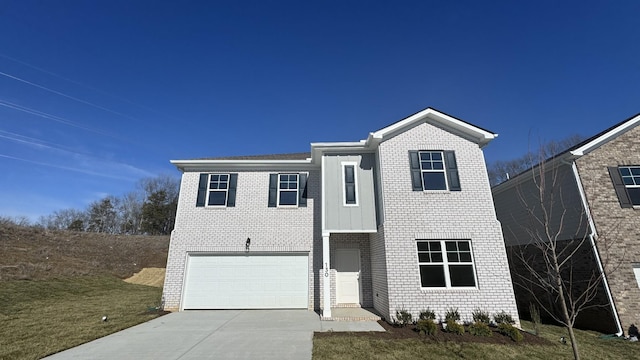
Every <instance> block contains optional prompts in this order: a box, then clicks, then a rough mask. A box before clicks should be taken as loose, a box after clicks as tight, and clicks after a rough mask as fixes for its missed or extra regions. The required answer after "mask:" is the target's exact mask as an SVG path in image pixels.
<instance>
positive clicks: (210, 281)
mask: <svg viewBox="0 0 640 360" xmlns="http://www.w3.org/2000/svg"><path fill="white" fill-rule="evenodd" d="M308 264H309V262H308V256H307V255H306V254H291V255H282V254H278V255H193V256H190V257H189V261H188V268H187V274H186V276H187V278H186V280H185V290H184V296H183V299H184V300H183V308H184V309H266V308H307V304H308V296H309V295H308V291H309V290H308V288H309V286H308V285H309V275H308V274H309V270H308V266H309V265H308Z"/></svg>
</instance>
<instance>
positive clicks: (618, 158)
mask: <svg viewBox="0 0 640 360" xmlns="http://www.w3.org/2000/svg"><path fill="white" fill-rule="evenodd" d="M576 163H577V166H578V172H579V174H580V179H581V181H582V184H583V187H584V191H585V195H586V197H587V200H588V202H589V207H590V208H591V214H592V216H593V220H594V222H595V225H596V229H597V232H598V236H599V239H598V244H597V246H598V251H599V252H600V258H601V259H602V261H603V262H604V263H605V264H604V265H605V270H606V273H607V279H608V282H609V287H610V289H611V293H612V296H613V300H614V302H615V305H616V308H617V310H618V314H619V317H620V322H621V323H622V327H623V330H624V331H625V332H626V331H627V330H628V328H629V326H631V324H635V325H636V326H637V325H638V324H639V323H640V287H638V283H637V281H636V278H635V276H634V273H633V264H640V209H634V208H624V209H623V208H622V207H621V206H620V203H619V202H618V198H617V196H616V193H615V190H614V187H613V184H612V182H611V177H610V176H609V173H608V171H607V167H609V166H614V167H617V166H619V165H635V166H639V165H640V127H635V128H633V129H631V130H629V131H628V132H626V133H624V134H622V135H621V136H619V137H617V138H615V139H613V140H611V141H609V142H607V143H606V144H604V145H602V146H601V147H600V148H598V149H596V150H594V151H593V152H591V153H589V154H587V155H585V156H583V157H581V158H580V159H578V160H577V161H576Z"/></svg>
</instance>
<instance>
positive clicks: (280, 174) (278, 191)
mask: <svg viewBox="0 0 640 360" xmlns="http://www.w3.org/2000/svg"><path fill="white" fill-rule="evenodd" d="M285 175H286V176H292V175H294V176H295V177H296V181H295V184H296V190H295V193H296V203H295V204H280V194H281V193H283V192H291V193H292V192H294V191H293V190H291V189H280V177H281V176H285ZM287 182H288V183H291V180H287ZM276 186H277V188H276V189H277V193H276V206H277V207H282V208H296V207H298V206H299V204H300V173H278V183H277V185H276Z"/></svg>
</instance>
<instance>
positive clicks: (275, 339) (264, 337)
mask: <svg viewBox="0 0 640 360" xmlns="http://www.w3.org/2000/svg"><path fill="white" fill-rule="evenodd" d="M381 330H382V327H381V326H380V325H379V324H377V323H376V322H366V321H362V322H341V321H320V317H319V316H318V314H316V313H315V312H312V311H306V310H217V311H183V312H176V313H172V314H168V315H165V316H161V317H159V318H157V319H154V320H151V321H149V322H146V323H143V324H140V325H137V326H134V327H132V328H129V329H126V330H123V331H120V332H117V333H114V334H111V335H109V336H106V337H103V338H100V339H97V340H94V341H92V342H89V343H86V344H83V345H80V346H78V347H75V348H72V349H69V350H66V351H63V352H61V353H58V354H54V355H52V356H49V357H47V358H46V359H51V360H62V359H250V358H252V359H311V348H312V338H313V332H314V331H381Z"/></svg>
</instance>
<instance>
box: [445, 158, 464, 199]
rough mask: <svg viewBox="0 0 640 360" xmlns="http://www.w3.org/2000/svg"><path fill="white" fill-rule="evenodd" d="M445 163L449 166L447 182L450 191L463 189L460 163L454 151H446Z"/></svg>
mask: <svg viewBox="0 0 640 360" xmlns="http://www.w3.org/2000/svg"><path fill="white" fill-rule="evenodd" d="M444 159H445V165H446V166H447V182H448V183H449V190H450V191H461V190H462V188H461V187H460V178H459V177H458V164H457V162H456V153H455V152H454V151H445V152H444Z"/></svg>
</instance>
